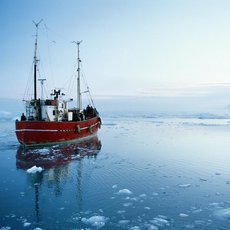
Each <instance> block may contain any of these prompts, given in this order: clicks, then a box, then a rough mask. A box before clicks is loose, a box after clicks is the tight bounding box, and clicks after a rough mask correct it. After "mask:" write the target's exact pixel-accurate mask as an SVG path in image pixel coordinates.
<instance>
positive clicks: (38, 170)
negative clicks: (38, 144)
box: [26, 165, 43, 173]
mask: <svg viewBox="0 0 230 230" xmlns="http://www.w3.org/2000/svg"><path fill="white" fill-rule="evenodd" d="M42 171H43V169H42V167H37V166H36V165H35V166H33V167H32V168H29V169H27V171H26V172H27V173H36V172H42Z"/></svg>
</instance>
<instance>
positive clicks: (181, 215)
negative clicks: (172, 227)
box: [179, 213, 188, 217]
mask: <svg viewBox="0 0 230 230" xmlns="http://www.w3.org/2000/svg"><path fill="white" fill-rule="evenodd" d="M179 216H180V217H188V214H185V213H180V214H179Z"/></svg>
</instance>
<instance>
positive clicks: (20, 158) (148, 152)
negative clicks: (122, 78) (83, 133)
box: [0, 98, 230, 230]
mask: <svg viewBox="0 0 230 230" xmlns="http://www.w3.org/2000/svg"><path fill="white" fill-rule="evenodd" d="M130 101H132V103H131V102H130ZM164 103H165V104H164ZM159 104H161V105H165V107H164V106H163V107H159V106H158V107H157V106H156V101H155V99H154V100H152V101H151V100H149V99H148V100H147V101H146V98H139V99H137V98H136V99H135V100H134V99H133V98H132V99H131V98H129V99H127V98H126V99H121V98H120V99H119V100H117V99H116V101H113V102H112V103H111V101H110V103H109V102H108V100H106V101H100V102H99V107H100V108H99V111H101V116H102V120H103V125H102V128H101V129H100V130H99V132H98V135H97V136H93V137H91V138H88V139H85V140H83V141H81V142H76V143H68V144H62V145H54V146H43V147H40V148H33V149H23V148H22V147H20V146H19V144H18V143H17V140H16V137H15V133H14V122H13V119H14V118H15V117H16V116H17V115H18V114H17V112H16V107H14V106H12V107H9V108H8V107H7V106H6V107H5V108H4V109H3V110H2V111H1V112H0V115H1V118H0V167H1V171H0V181H1V185H0V229H1V230H3V229H4V230H6V229H36V230H39V229H43V230H45V229H132V230H136V229H151V230H157V229H159V230H160V229H230V116H229V111H228V109H227V108H226V107H225V106H224V105H223V106H222V107H221V108H222V110H220V109H217V108H216V107H212V105H210V107H207V108H206V107H205V108H204V107H203V106H200V107H199V108H198V107H195V106H193V108H190V107H189V106H188V107H187V109H184V110H183V111H182V109H181V108H182V107H181V105H178V104H177V106H176V105H175V104H171V103H169V104H168V106H166V105H167V104H166V102H164V101H163V102H162V101H161V102H159V100H158V105H159ZM166 107H167V109H166ZM11 108H12V109H11ZM184 108H185V107H184ZM19 114H20V113H19ZM33 166H36V167H37V169H41V171H40V172H36V173H31V172H30V171H29V172H28V171H27V170H28V169H31V168H32V167H33ZM39 167H41V168H39Z"/></svg>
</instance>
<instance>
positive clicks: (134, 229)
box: [129, 226, 140, 230]
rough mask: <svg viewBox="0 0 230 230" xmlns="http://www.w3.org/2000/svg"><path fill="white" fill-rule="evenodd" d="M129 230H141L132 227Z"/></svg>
mask: <svg viewBox="0 0 230 230" xmlns="http://www.w3.org/2000/svg"><path fill="white" fill-rule="evenodd" d="M129 230H140V228H139V227H138V226H134V227H131V228H130V229H129Z"/></svg>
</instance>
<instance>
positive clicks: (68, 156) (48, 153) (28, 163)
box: [16, 136, 101, 169]
mask: <svg viewBox="0 0 230 230" xmlns="http://www.w3.org/2000/svg"><path fill="white" fill-rule="evenodd" d="M100 150H101V141H100V140H99V139H98V137H97V136H93V137H90V138H87V139H84V140H80V141H79V140H78V141H77V142H71V143H65V144H58V145H53V146H40V147H23V146H19V148H18V150H17V154H16V166H17V168H19V169H28V168H31V167H32V166H34V165H36V166H37V167H42V168H43V169H50V168H54V167H56V166H58V165H63V164H67V163H69V162H70V161H72V160H80V159H82V158H83V157H86V156H88V157H96V156H97V154H98V153H99V152H100Z"/></svg>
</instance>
